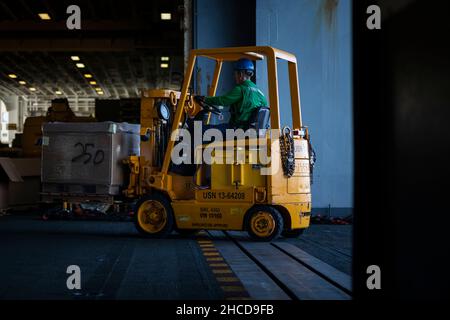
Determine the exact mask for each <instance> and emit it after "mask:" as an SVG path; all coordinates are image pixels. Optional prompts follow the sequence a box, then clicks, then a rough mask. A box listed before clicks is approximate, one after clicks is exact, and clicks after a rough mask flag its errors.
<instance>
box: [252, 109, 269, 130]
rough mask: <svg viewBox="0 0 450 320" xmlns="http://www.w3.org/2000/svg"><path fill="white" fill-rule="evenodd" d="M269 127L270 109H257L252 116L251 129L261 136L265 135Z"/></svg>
mask: <svg viewBox="0 0 450 320" xmlns="http://www.w3.org/2000/svg"><path fill="white" fill-rule="evenodd" d="M269 127H270V109H269V108H268V107H259V108H257V109H255V110H254V111H253V113H252V115H251V116H250V128H253V129H255V130H256V131H257V132H258V134H259V135H265V134H266V129H268V128H269ZM260 130H262V131H260Z"/></svg>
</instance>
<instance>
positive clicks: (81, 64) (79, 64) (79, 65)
mask: <svg viewBox="0 0 450 320" xmlns="http://www.w3.org/2000/svg"><path fill="white" fill-rule="evenodd" d="M76 66H77V68H80V69H82V68H84V63H77V64H76Z"/></svg>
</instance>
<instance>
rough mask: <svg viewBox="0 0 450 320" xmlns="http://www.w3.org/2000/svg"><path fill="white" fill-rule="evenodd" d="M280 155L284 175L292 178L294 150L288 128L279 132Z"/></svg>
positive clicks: (292, 139)
mask: <svg viewBox="0 0 450 320" xmlns="http://www.w3.org/2000/svg"><path fill="white" fill-rule="evenodd" d="M280 154H281V164H282V166H283V172H284V175H285V176H287V177H292V175H293V174H294V171H295V148H294V138H293V137H292V130H291V128H289V127H288V126H286V127H284V128H283V130H282V131H281V137H280Z"/></svg>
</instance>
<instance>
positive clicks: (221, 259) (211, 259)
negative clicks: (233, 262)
mask: <svg viewBox="0 0 450 320" xmlns="http://www.w3.org/2000/svg"><path fill="white" fill-rule="evenodd" d="M206 261H224V260H223V258H206Z"/></svg>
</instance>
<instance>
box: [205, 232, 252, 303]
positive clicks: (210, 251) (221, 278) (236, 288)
mask: <svg viewBox="0 0 450 320" xmlns="http://www.w3.org/2000/svg"><path fill="white" fill-rule="evenodd" d="M205 234H206V233H205ZM197 243H198V245H199V246H200V248H201V249H202V253H203V255H204V256H205V258H206V261H207V262H208V265H209V267H210V268H211V271H212V272H213V274H214V275H215V277H216V280H217V281H218V282H219V283H222V284H223V285H222V286H220V287H221V289H222V290H223V291H224V292H225V295H226V297H225V299H226V300H251V298H250V297H239V296H236V297H233V292H235V293H236V295H237V293H238V292H242V293H245V295H248V293H247V290H246V289H245V287H244V286H243V285H242V283H241V282H240V280H239V278H237V277H236V276H235V274H234V273H233V271H232V270H231V268H230V267H229V265H228V264H227V263H225V260H224V258H223V257H222V256H221V254H220V253H219V251H218V250H217V248H216V247H215V246H214V243H213V242H212V241H211V240H197ZM211 262H213V263H211ZM226 275H230V276H228V277H227V276H226ZM233 282H234V283H235V284H238V285H232V283H233ZM226 283H229V284H230V285H228V284H226ZM239 284H240V285H239ZM227 295H228V296H227ZM230 295H231V296H230Z"/></svg>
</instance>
